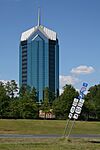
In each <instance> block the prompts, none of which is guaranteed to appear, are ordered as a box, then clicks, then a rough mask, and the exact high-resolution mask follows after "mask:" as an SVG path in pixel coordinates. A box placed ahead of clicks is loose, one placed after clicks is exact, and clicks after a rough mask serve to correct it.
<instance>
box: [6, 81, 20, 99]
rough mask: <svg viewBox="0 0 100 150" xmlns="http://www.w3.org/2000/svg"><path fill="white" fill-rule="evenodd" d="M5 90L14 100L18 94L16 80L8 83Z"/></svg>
mask: <svg viewBox="0 0 100 150" xmlns="http://www.w3.org/2000/svg"><path fill="white" fill-rule="evenodd" d="M5 88H6V91H7V94H8V96H11V98H14V95H15V93H16V92H18V86H17V83H16V82H15V80H11V81H8V82H7V83H6V86H5Z"/></svg>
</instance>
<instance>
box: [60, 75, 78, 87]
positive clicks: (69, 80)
mask: <svg viewBox="0 0 100 150" xmlns="http://www.w3.org/2000/svg"><path fill="white" fill-rule="evenodd" d="M79 81H80V80H79V79H78V78H76V77H73V76H70V75H69V76H64V75H60V87H61V88H62V87H64V86H65V85H66V84H72V85H74V84H76V83H77V82H79Z"/></svg>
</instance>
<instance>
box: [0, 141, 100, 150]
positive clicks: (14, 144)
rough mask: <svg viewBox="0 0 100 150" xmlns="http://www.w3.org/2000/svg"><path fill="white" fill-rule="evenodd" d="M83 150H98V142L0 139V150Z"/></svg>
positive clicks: (99, 146) (99, 147) (99, 144)
mask: <svg viewBox="0 0 100 150" xmlns="http://www.w3.org/2000/svg"><path fill="white" fill-rule="evenodd" d="M92 142H94V143H92ZM95 142H98V143H95ZM84 149H85V150H100V140H93V139H92V140H90V139H70V140H67V139H37V140H36V139H33V140H32V139H6V140H5V139H0V150H84Z"/></svg>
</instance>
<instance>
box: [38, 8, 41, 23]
mask: <svg viewBox="0 0 100 150" xmlns="http://www.w3.org/2000/svg"><path fill="white" fill-rule="evenodd" d="M40 19H41V18H40V8H38V26H40V24H41V23H40V21H41V20H40Z"/></svg>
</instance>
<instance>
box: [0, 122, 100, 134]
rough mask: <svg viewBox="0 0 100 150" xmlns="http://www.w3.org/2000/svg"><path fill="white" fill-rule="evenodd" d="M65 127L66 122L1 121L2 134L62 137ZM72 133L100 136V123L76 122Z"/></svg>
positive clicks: (0, 129)
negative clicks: (56, 135)
mask: <svg viewBox="0 0 100 150" xmlns="http://www.w3.org/2000/svg"><path fill="white" fill-rule="evenodd" d="M71 123H72V122H71ZM65 125H66V121H65V120H0V134H12V133H13V134H61V135H62V134H63V132H64V128H65ZM69 126H70V125H69ZM72 133H75V134H100V122H82V121H76V122H75V125H74V128H73V130H72Z"/></svg>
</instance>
